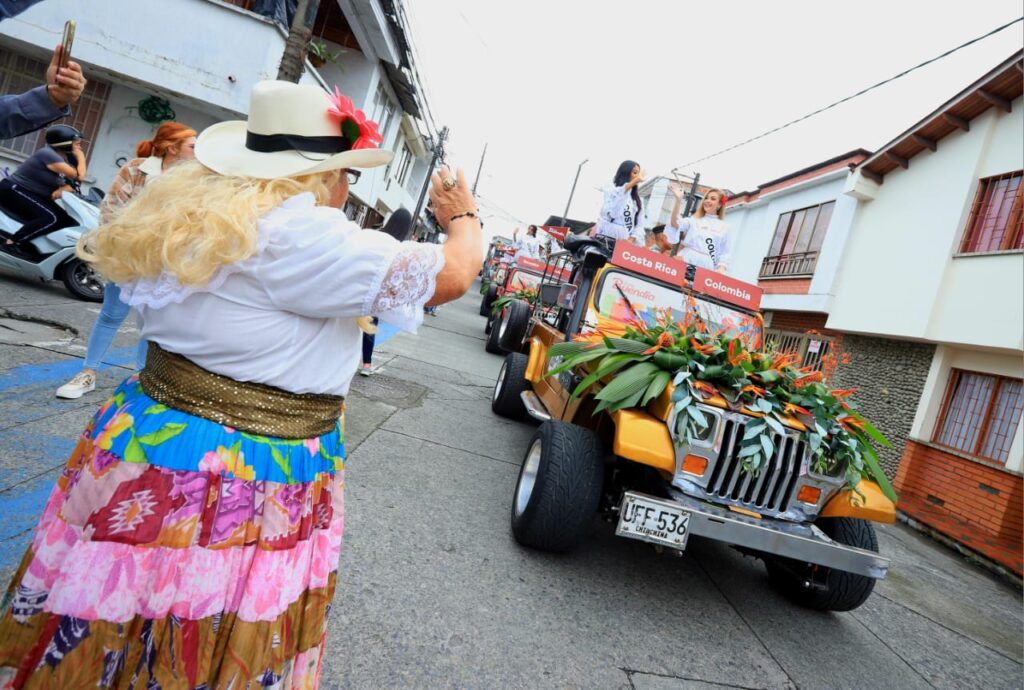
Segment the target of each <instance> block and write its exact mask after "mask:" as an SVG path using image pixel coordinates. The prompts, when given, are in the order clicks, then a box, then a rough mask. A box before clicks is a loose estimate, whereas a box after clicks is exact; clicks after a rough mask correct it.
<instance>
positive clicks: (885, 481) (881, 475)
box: [861, 444, 899, 503]
mask: <svg viewBox="0 0 1024 690" xmlns="http://www.w3.org/2000/svg"><path fill="white" fill-rule="evenodd" d="M861 447H862V448H864V449H866V450H865V452H864V453H862V456H863V458H864V464H865V465H867V468H868V473H869V474H870V475H871V478H872V479H874V480H875V483H876V484H878V488H880V489H881V490H882V493H883V494H885V497H886V498H888V499H889V500H890V501H892V502H893V503H896V502H897V501H898V500H899V499H898V497H897V496H896V490H895V489H893V488H892V484H890V483H889V478H888V477H886V476H885V472H884V471H883V470H882V465H881V464H880V463H879V462H878V454H877V453H875V449H874V448H872V447H871V446H870V445H868V444H865V445H863V446H861Z"/></svg>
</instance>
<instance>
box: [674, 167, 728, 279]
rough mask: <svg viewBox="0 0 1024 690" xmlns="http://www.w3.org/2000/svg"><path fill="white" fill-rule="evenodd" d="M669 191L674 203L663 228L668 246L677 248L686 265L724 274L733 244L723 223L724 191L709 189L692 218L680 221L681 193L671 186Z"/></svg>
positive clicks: (725, 198) (725, 200)
mask: <svg viewBox="0 0 1024 690" xmlns="http://www.w3.org/2000/svg"><path fill="white" fill-rule="evenodd" d="M670 190H671V191H672V194H674V195H675V197H676V203H675V206H674V208H673V209H672V217H671V218H670V219H669V222H668V225H666V226H665V238H666V240H667V241H668V244H669V245H670V246H672V247H678V248H679V255H680V257H681V258H682V259H683V260H684V261H686V263H689V264H694V265H696V266H700V267H702V268H707V269H710V270H712V271H718V272H719V273H727V272H728V270H729V264H730V261H731V260H732V248H733V242H732V231H731V229H730V228H729V224H728V223H726V222H725V203H726V202H727V201H728V197H726V195H725V192H723V191H722V190H721V189H710V190H708V191H707V192H705V193H704V199H703V201H701V203H700V206H698V207H697V210H696V211H694V213H693V215H692V216H690V217H689V218H684V219H683V220H682V222H680V220H679V212H680V209H681V208H682V204H683V196H684V195H683V190H682V189H680V188H679V187H678V186H676V185H672V187H670Z"/></svg>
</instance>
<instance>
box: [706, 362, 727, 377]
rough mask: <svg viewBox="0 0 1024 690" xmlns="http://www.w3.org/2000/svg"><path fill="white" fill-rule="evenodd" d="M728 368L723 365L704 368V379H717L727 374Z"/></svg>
mask: <svg viewBox="0 0 1024 690" xmlns="http://www.w3.org/2000/svg"><path fill="white" fill-rule="evenodd" d="M725 371H726V367H724V366H722V365H721V364H715V365H712V366H708V367H705V368H704V377H703V378H704V379H717V378H719V377H720V376H722V375H723V374H725Z"/></svg>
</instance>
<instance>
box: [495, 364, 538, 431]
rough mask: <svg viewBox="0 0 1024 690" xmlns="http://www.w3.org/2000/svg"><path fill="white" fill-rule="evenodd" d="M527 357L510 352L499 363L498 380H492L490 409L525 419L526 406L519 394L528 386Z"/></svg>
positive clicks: (511, 417)
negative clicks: (502, 361)
mask: <svg viewBox="0 0 1024 690" xmlns="http://www.w3.org/2000/svg"><path fill="white" fill-rule="evenodd" d="M528 362H529V358H528V357H527V356H526V355H524V354H523V353H521V352H510V353H509V354H508V355H507V356H506V357H505V363H504V364H502V365H501V371H500V372H499V373H498V380H497V381H495V382H494V393H493V394H492V395H491V410H492V411H493V412H494V413H495V414H500V415H501V416H502V417H508V418H509V419H525V418H526V406H525V405H523V399H522V398H521V397H520V394H521V393H522V392H523V391H525V390H526V389H527V388H529V386H530V383H529V381H527V380H526V365H527V363H528Z"/></svg>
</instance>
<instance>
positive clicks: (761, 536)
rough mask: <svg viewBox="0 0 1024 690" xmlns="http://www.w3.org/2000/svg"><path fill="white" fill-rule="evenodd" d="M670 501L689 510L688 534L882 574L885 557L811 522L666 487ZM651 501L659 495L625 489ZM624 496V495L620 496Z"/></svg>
mask: <svg viewBox="0 0 1024 690" xmlns="http://www.w3.org/2000/svg"><path fill="white" fill-rule="evenodd" d="M669 492H670V494H671V499H672V500H671V502H672V503H675V504H676V505H678V506H679V507H680V508H682V509H684V510H686V511H687V512H688V513H690V525H689V534H691V535H697V536H699V537H705V538H707V539H714V540H716V541H721V542H725V543H727V544H733V545H735V546H742V547H745V548H748V549H752V550H754V551H762V552H764V553H767V554H772V555H775V556H784V557H786V558H792V559H794V560H796V561H801V562H806V563H815V564H817V565H822V566H826V567H829V568H835V569H837V570H843V571H846V572H850V573H855V574H857V575H864V576H866V577H871V578H874V579H876V580H881V579H883V578H884V577H885V574H886V572H887V571H888V570H889V559H888V558H884V557H882V556H880V555H878V554H877V553H875V552H874V551H865V550H864V549H858V548H854V547H852V546H846V545H844V544H840V543H839V542H836V541H833V540H832V539H830V538H829V537H828V535H826V534H825V533H824V532H822V531H821V530H820V529H819V528H817V527H815V526H814V525H812V524H805V523H791V522H784V521H781V520H773V519H771V518H762V519H760V520H759V519H757V518H753V517H747V516H746V515H741V514H739V513H736V512H734V511H731V510H728V509H726V508H722V507H719V506H716V505H712V504H709V503H705V502H703V501H699V500H697V499H695V498H691V497H690V496H687V495H686V494H684V493H682V492H681V491H678V490H677V489H675V488H669ZM630 493H632V494H634V495H636V496H641V497H643V498H646V499H650V500H653V501H664V500H665V499H663V498H657V497H655V496H648V495H646V494H641V493H637V492H627V495H628V494H630ZM623 500H625V499H623Z"/></svg>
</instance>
